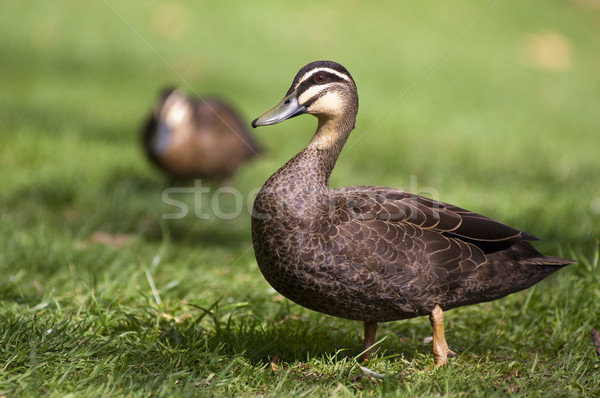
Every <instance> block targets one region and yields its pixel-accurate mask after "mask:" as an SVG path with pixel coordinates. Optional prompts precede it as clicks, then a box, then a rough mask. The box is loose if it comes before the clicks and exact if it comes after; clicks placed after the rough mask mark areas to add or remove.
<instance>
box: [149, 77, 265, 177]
mask: <svg viewBox="0 0 600 398" xmlns="http://www.w3.org/2000/svg"><path fill="white" fill-rule="evenodd" d="M142 143H143V148H144V150H145V152H146V154H147V157H148V159H149V160H150V162H151V163H153V164H154V165H156V166H157V167H158V168H160V169H161V170H162V171H163V172H164V173H165V174H167V175H168V176H169V177H170V178H171V180H172V181H186V180H193V179H208V180H221V181H227V180H229V179H230V178H232V176H233V175H234V174H235V173H236V171H237V170H238V169H239V167H240V166H241V165H242V164H243V163H244V162H246V161H248V160H250V159H252V158H254V157H256V156H258V155H259V153H260V148H259V146H258V144H257V142H256V141H255V139H254V138H253V137H252V135H251V134H250V131H249V129H248V128H247V127H246V122H244V120H243V119H242V118H241V117H240V116H239V114H238V113H237V112H236V111H235V110H234V109H233V107H232V106H231V105H229V104H228V103H227V102H225V101H223V100H221V99H219V98H216V97H203V98H191V97H189V96H188V95H187V94H186V93H185V92H184V91H182V90H181V89H176V88H172V87H169V88H166V89H164V90H163V91H162V93H161V94H160V96H159V99H158V101H157V103H156V104H155V106H154V107H153V109H152V112H151V114H150V116H149V117H148V118H147V121H146V122H145V123H144V126H143V128H142Z"/></svg>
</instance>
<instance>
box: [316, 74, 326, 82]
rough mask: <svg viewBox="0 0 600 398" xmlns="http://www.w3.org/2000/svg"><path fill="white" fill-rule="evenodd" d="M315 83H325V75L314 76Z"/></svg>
mask: <svg viewBox="0 0 600 398" xmlns="http://www.w3.org/2000/svg"><path fill="white" fill-rule="evenodd" d="M315 81H317V82H318V83H323V82H324V81H325V75H317V76H315Z"/></svg>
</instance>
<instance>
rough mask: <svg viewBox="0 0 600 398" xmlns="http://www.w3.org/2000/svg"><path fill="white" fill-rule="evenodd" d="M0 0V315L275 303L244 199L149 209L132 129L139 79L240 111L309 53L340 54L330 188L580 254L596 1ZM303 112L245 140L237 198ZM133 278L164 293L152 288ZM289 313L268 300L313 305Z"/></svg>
mask: <svg viewBox="0 0 600 398" xmlns="http://www.w3.org/2000/svg"><path fill="white" fill-rule="evenodd" d="M2 10H3V11H2V13H0V176H1V178H0V181H1V183H2V188H1V189H0V212H1V213H0V223H1V225H2V227H1V228H0V274H2V275H3V277H2V278H1V279H2V281H0V287H1V289H0V298H1V299H2V301H1V302H0V314H2V315H0V322H4V326H5V328H8V326H7V325H9V324H10V325H13V323H10V322H8V321H7V319H8V320H10V319H13V320H15V319H21V318H19V317H23V316H25V318H27V319H30V320H31V319H33V318H32V317H33V316H34V315H36V316H37V317H38V318H37V319H38V320H43V319H46V320H47V321H48V322H51V320H57V319H63V317H65V316H67V315H68V316H74V315H73V314H79V315H78V316H79V317H80V318H83V317H84V315H83V314H85V313H86V311H88V312H89V311H91V310H90V307H89V303H90V302H93V301H95V300H96V299H98V298H103V299H104V300H105V301H104V302H105V304H104V306H103V305H100V304H99V306H100V307H101V308H104V309H106V310H107V311H108V308H111V305H113V306H114V305H117V304H118V305H121V306H123V308H128V309H129V310H131V311H132V313H136V311H137V310H138V309H139V308H142V307H143V308H146V307H148V308H153V310H156V311H159V312H160V311H163V312H164V313H167V314H171V315H169V316H183V315H182V314H185V313H188V312H193V309H191V308H192V307H189V306H188V305H187V304H186V303H190V302H193V303H195V305H204V306H206V307H209V306H210V305H211V304H212V303H214V302H215V301H216V300H218V299H219V298H223V297H225V298H227V300H229V301H228V303H229V304H230V305H231V306H235V305H238V304H239V305H241V306H247V305H249V306H250V308H251V309H250V310H248V311H250V312H252V313H253V316H256V317H257V318H258V319H263V318H260V316H259V315H260V314H267V315H264V316H265V317H266V318H269V317H270V316H272V313H273V312H274V311H275V312H277V311H279V312H278V313H280V312H281V311H283V312H286V311H287V310H288V309H287V307H285V308H284V307H281V306H283V305H284V304H281V301H280V300H279V299H278V298H277V296H276V295H275V294H274V292H273V291H272V290H271V289H270V288H269V286H268V284H267V283H266V281H264V279H262V276H261V275H260V272H259V271H258V269H257V266H256V263H255V260H254V256H253V252H252V249H251V237H250V217H249V214H248V212H247V211H243V212H242V214H241V216H240V217H236V218H235V219H233V220H226V221H224V220H219V219H216V218H215V217H211V218H210V219H209V220H200V219H198V218H196V217H195V216H194V214H193V213H190V214H189V215H188V216H187V217H185V218H183V219H180V220H163V219H162V218H161V216H162V214H164V213H165V212H170V211H172V209H171V208H169V207H168V206H167V205H165V204H164V203H163V201H162V199H161V195H162V191H163V189H164V188H165V187H166V179H165V178H164V177H163V176H162V175H161V174H160V173H158V172H157V171H156V170H155V169H153V168H152V167H151V166H150V165H149V164H148V162H147V161H146V159H145V158H144V155H143V153H142V151H141V145H140V131H139V130H140V127H141V125H142V123H143V121H144V119H145V118H146V117H147V116H148V114H149V112H150V109H151V107H152V105H153V103H154V102H155V100H156V98H157V95H158V93H159V91H160V90H161V89H162V88H163V87H164V86H166V85H173V84H174V85H178V86H180V87H182V88H183V89H185V90H186V91H187V92H188V93H190V94H193V93H196V94H199V95H201V96H202V95H218V96H220V97H222V98H223V99H225V100H228V101H229V102H231V103H232V104H233V105H234V107H235V108H237V109H238V110H239V111H240V113H241V114H242V115H243V116H244V117H245V118H246V119H247V121H248V122H249V121H250V120H252V119H253V118H255V117H257V116H258V115H260V114H261V113H263V112H264V111H266V110H267V109H270V108H271V107H272V106H273V105H275V104H276V103H277V102H278V101H279V100H280V99H281V98H282V97H283V95H284V94H285V92H286V91H287V89H288V87H289V85H290V83H291V81H292V79H293V77H294V75H295V74H296V72H297V71H298V69H299V68H300V67H302V66H303V65H305V64H306V63H308V62H310V61H314V60H319V59H329V60H334V61H337V62H340V63H341V64H343V65H344V66H345V67H346V68H348V70H349V71H350V73H351V74H352V75H353V77H354V79H355V81H356V83H357V85H358V90H359V95H360V109H359V114H358V121H357V126H356V130H355V131H354V132H353V134H352V135H351V137H350V140H349V141H348V144H347V145H346V148H345V149H344V151H343V152H342V155H341V157H340V159H339V161H338V164H337V167H336V169H335V171H334V173H333V175H332V179H331V184H332V186H344V185H363V184H368V185H383V186H393V187H398V188H404V189H406V190H410V191H413V192H415V193H423V194H429V195H431V194H433V195H434V196H436V197H437V199H440V200H442V201H445V202H450V203H453V204H456V205H458V206H461V207H465V208H467V209H470V210H473V211H477V212H481V213H483V214H486V215H488V216H491V217H493V218H496V219H498V220H501V221H503V222H506V223H508V224H511V225H513V226H515V227H517V228H520V229H522V230H525V231H528V232H530V233H533V234H534V235H537V236H539V237H540V238H542V240H541V241H540V242H539V243H537V244H536V246H537V247H538V248H539V249H540V250H542V251H544V252H545V253H546V254H549V255H562V256H567V257H574V256H575V257H577V259H589V262H590V263H593V258H594V255H596V256H597V253H598V252H597V249H596V247H597V242H598V239H599V238H600V178H599V177H600V157H599V152H600V134H599V133H600V131H599V129H600V112H599V109H600V41H599V40H598V38H599V37H600V2H598V1H596V0H577V1H557V0H551V1H549V0H535V1H528V2H516V1H496V2H493V1H484V2H481V1H463V2H447V1H442V0H436V1H431V2H398V1H381V2H376V3H374V2H371V3H368V2H359V1H354V0H346V1H343V2H342V1H334V2H319V1H311V0H309V1H303V2H300V3H298V2H272V1H265V0H260V1H252V2H250V1H225V2H207V1H176V2H166V1H144V2H117V1H111V0H107V1H86V2H82V1H75V0H59V1H53V2H48V1H28V2H10V3H8V2H5V4H4V5H3V6H2ZM315 126H316V121H315V120H314V119H313V118H311V117H302V118H297V119H293V120H292V121H288V122H286V123H283V124H280V125H277V126H273V127H269V128H262V129H258V130H255V131H253V133H254V134H255V135H256V137H257V140H258V141H259V142H260V143H261V144H262V146H263V147H265V149H266V151H265V153H264V154H262V155H261V157H260V158H258V159H256V160H254V161H253V162H251V163H249V164H248V165H247V166H246V167H244V168H243V170H241V172H240V173H239V174H238V175H237V177H236V178H235V180H234V183H233V185H234V186H235V187H236V189H239V191H240V193H241V195H242V197H243V198H244V200H246V198H249V203H250V204H251V201H252V193H253V192H255V190H256V189H257V188H259V187H260V186H261V185H262V183H263V182H264V181H265V180H266V179H267V178H268V177H269V175H270V174H272V173H273V172H274V171H275V170H276V169H277V168H278V167H280V166H281V165H282V164H283V163H284V162H285V161H287V160H288V159H289V158H290V157H291V156H293V155H294V154H295V153H296V152H298V151H299V150H300V149H301V148H302V147H303V146H304V145H306V143H307V142H308V140H309V139H310V137H311V134H312V132H313V131H314V128H315ZM229 199H231V198H229ZM185 200H186V201H187V202H186V203H188V205H189V206H190V208H193V206H196V205H198V204H197V203H194V198H193V197H191V196H189V197H186V198H185ZM210 201H211V196H210V195H209V196H208V197H206V198H204V199H203V206H205V207H204V208H206V206H209V203H210ZM230 202H231V200H228V199H227V198H225V199H224V201H223V204H222V206H224V208H228V207H227V206H233V205H234V204H232V203H230ZM596 263H597V259H596ZM571 268H575V267H571ZM564 272H565V273H576V272H577V271H573V270H566V271H564ZM148 275H153V279H152V277H151V276H148ZM151 280H152V282H153V283H155V284H156V289H157V290H156V291H155V292H154V293H155V294H158V295H159V296H160V297H161V298H162V305H165V303H167V304H166V305H167V307H168V308H169V309H165V308H164V306H163V307H161V306H160V305H159V304H157V302H156V298H155V297H156V296H155V295H153V292H152V288H151V285H150V284H149V282H150V281H151ZM592 282H593V283H597V281H590V283H592ZM544 283H546V282H544ZM548 283H549V284H548V285H543V284H542V285H540V286H542V287H541V289H544V288H543V286H551V285H550V283H551V282H548ZM565 286H568V285H565ZM595 286H597V285H595ZM567 289H572V286H571V287H567ZM524 294H526V293H524ZM521 297H522V298H523V297H525V296H521ZM278 300H279V301H278ZM100 302H101V300H100ZM110 303H113V304H110ZM115 303H116V304H115ZM248 303H250V304H248ZM259 303H263V304H259ZM157 305H158V307H156V306H157ZM285 305H288V304H285ZM100 307H99V308H100ZM157 308H158V309H157ZM277 308H278V309H277ZM178 311H179V312H178ZM261 311H263V312H261ZM302 311H303V310H301V309H299V308H298V307H296V306H293V307H292V309H290V310H289V312H290V313H298V312H300V313H301V314H304V315H303V316H304V317H309V318H310V317H312V318H310V319H311V322H313V321H315V319H319V320H322V319H327V322H330V321H331V318H326V317H325V318H324V317H319V316H318V315H314V314H313V315H309V312H308V311H303V312H302ZM466 311H468V310H466ZM23 314H25V315H23ZM268 314H271V315H268ZM196 315H197V314H196ZM196 315H194V316H196ZM88 316H91V315H90V314H88ZM44 317H45V318H44ZM315 317H316V318H315ZM73 319H74V320H73V322H76V320H77V316H74V318H73ZM115 319H116V320H115V322H120V321H119V319H120V318H119V317H118V316H117V317H116V318H115ZM165 319H166V318H165ZM157 322H158V321H157ZM333 322H338V323H335V325H341V326H339V327H340V328H342V330H345V329H344V328H349V329H348V330H352V331H353V332H352V333H354V329H356V333H355V334H352V335H351V336H350V337H351V338H355V339H356V340H357V341H358V339H359V337H357V336H360V327H359V326H358V325H356V324H353V323H348V322H345V321H337V320H336V321H333ZM34 323H35V322H34ZM413 325H415V324H413ZM419 325H421V323H419ZM13 326H14V325H13ZM73 327H75V326H73ZM190 327H192V326H190ZM596 327H598V325H596ZM425 329H426V328H425ZM5 330H8V329H5ZM19 330H21V329H19ZM32 330H33V329H32ZM32 330H28V329H27V328H25V329H22V330H21V331H22V332H23V333H24V334H23V336H24V337H22V338H23V340H22V341H23V342H27V341H29V342H30V341H33V340H35V336H36V334H35V332H34V331H32ZM133 330H135V328H134V329H133ZM15 333H16V332H15ZM338 333H340V332H339V331H338ZM413 337H414V336H413ZM5 338H6V335H5ZM330 338H332V339H333V338H334V337H330ZM32 339H33V340H32ZM351 341H354V340H351ZM329 343H331V341H329ZM344 344H347V343H344ZM350 344H352V343H350ZM450 344H452V343H450ZM25 345H26V346H27V344H25ZM355 345H357V346H358V343H357V344H355ZM16 346H18V344H16ZM255 348H256V347H255ZM338 348H342V347H338ZM345 348H347V346H346V347H345ZM395 348H397V347H396V346H393V345H392V349H391V350H392V351H393V350H394V349H395ZM23 350H24V351H23V353H22V355H23V369H21V371H20V373H19V370H14V372H12V373H11V372H10V369H12V368H11V367H5V368H4V369H5V370H3V371H4V372H5V375H12V376H10V377H13V378H12V379H10V380H12V381H10V382H7V383H6V384H5V385H4V387H2V386H1V385H0V387H1V388H5V391H20V390H18V389H17V390H14V389H15V388H16V387H15V386H16V385H27V383H29V382H28V381H27V380H29V379H28V378H27V376H22V378H19V377H21V376H16V375H27V374H28V373H27V371H31V369H30V368H29V367H28V366H27V363H28V360H29V359H28V358H29V354H30V351H29V346H27V347H25V348H23ZM320 350H325V348H322V347H321V348H318V347H317V348H313V353H314V352H315V351H316V353H319V352H321V351H320ZM273 352H274V351H273ZM273 352H271V351H269V352H263V353H259V354H256V356H257V357H258V358H262V359H264V360H266V358H267V356H268V355H271V354H272V353H273ZM10 355H11V354H9V353H8V352H7V353H6V357H5V358H9V357H10ZM15 355H17V356H18V355H20V354H15ZM49 358H50V359H48V360H49V361H50V362H51V361H52V359H51V357H49ZM13 362H14V363H17V362H18V360H15V361H13ZM7 366H8V365H7ZM90 366H93V365H90ZM7 377H8V376H7ZM38 377H40V378H41V377H42V376H38ZM15 378H16V379H15ZM17 379H18V380H20V381H19V382H16V381H14V380H17ZM7 380H9V379H7ZM68 380H70V378H69V379H68ZM78 382H80V381H77V379H75V380H74V381H73V385H74V386H76V385H77V383H78ZM11 383H12V384H11ZM19 383H22V384H19ZM23 383H24V384H23ZM42 384H43V382H42ZM50 386H52V384H50ZM65 389H66V391H69V389H68V388H67V387H65ZM63 391H65V390H63ZM94 391H95V390H94ZM121 391H122V392H123V391H125V392H126V391H127V390H121ZM240 391H244V390H240Z"/></svg>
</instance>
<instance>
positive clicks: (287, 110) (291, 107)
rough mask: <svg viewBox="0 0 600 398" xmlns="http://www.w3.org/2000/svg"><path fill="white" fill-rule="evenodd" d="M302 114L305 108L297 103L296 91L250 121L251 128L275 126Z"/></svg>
mask: <svg viewBox="0 0 600 398" xmlns="http://www.w3.org/2000/svg"><path fill="white" fill-rule="evenodd" d="M304 112H306V107H305V106H303V105H300V104H299V103H298V97H297V96H296V90H294V91H292V92H291V93H290V94H289V95H287V96H286V97H285V98H284V99H282V100H281V102H280V103H279V104H277V105H276V106H275V108H273V109H271V110H270V111H267V112H265V113H264V114H262V115H261V116H259V117H258V118H256V119H254V120H253V121H252V127H258V126H269V125H271V124H277V123H279V122H283V121H284V120H286V119H289V118H292V117H294V116H298V115H301V114H303V113H304Z"/></svg>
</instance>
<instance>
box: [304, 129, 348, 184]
mask: <svg viewBox="0 0 600 398" xmlns="http://www.w3.org/2000/svg"><path fill="white" fill-rule="evenodd" d="M348 119H349V118H348ZM353 128H354V119H353V118H352V120H346V119H345V118H343V117H338V118H319V124H318V126H317V131H316V132H315V135H314V136H313V138H312V139H311V141H310V143H309V144H308V146H307V148H306V150H307V151H309V152H313V153H314V155H313V156H314V158H315V164H314V166H315V167H316V169H315V170H314V171H313V172H312V173H311V174H313V176H311V177H313V178H311V179H312V180H313V182H316V183H317V184H319V185H323V186H325V187H326V188H327V187H328V186H329V177H330V176H331V172H332V171H333V168H334V167H335V163H336V162H337V159H338V157H339V156H340V153H341V151H342V148H343V147H344V144H346V141H347V140H348V137H349V136H350V132H351V131H352V129H353ZM309 178H310V177H309Z"/></svg>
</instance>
